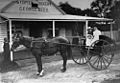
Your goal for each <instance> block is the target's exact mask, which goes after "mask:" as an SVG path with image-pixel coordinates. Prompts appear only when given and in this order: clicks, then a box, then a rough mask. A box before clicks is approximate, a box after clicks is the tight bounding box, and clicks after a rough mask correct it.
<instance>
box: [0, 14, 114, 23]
mask: <svg viewBox="0 0 120 83" xmlns="http://www.w3.org/2000/svg"><path fill="white" fill-rule="evenodd" d="M0 16H2V17H4V18H7V19H12V20H17V19H19V20H20V19H21V20H71V21H72V20H76V21H77V20H78V21H85V20H89V21H112V19H107V18H97V17H88V16H76V15H68V14H65V15H40V14H27V13H25V14H17V13H0Z"/></svg>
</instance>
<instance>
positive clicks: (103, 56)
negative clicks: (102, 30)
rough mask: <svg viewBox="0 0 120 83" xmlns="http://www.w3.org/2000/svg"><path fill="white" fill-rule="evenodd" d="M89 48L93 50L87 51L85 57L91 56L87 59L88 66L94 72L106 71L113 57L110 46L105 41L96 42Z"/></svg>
mask: <svg viewBox="0 0 120 83" xmlns="http://www.w3.org/2000/svg"><path fill="white" fill-rule="evenodd" d="M91 46H93V48H90V49H88V52H87V55H88V56H91V58H90V59H89V64H90V66H91V67H92V68H94V69H95V70H104V69H107V68H108V67H109V65H110V64H111V62H112V59H113V56H114V53H113V52H112V46H111V44H110V43H109V42H107V41H105V40H98V41H95V42H94V43H93V44H92V45H91Z"/></svg>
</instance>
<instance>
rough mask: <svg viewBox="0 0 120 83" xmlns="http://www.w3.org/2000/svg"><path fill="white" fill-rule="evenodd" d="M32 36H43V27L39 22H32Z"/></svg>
mask: <svg viewBox="0 0 120 83" xmlns="http://www.w3.org/2000/svg"><path fill="white" fill-rule="evenodd" d="M30 37H34V38H38V37H42V29H41V27H40V24H39V23H35V22H32V24H30Z"/></svg>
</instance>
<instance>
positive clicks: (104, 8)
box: [91, 0, 113, 17]
mask: <svg viewBox="0 0 120 83" xmlns="http://www.w3.org/2000/svg"><path fill="white" fill-rule="evenodd" d="M112 6H113V0H95V1H93V2H92V3H91V9H92V10H93V11H94V12H95V13H96V14H97V16H98V17H109V14H110V9H111V7H112Z"/></svg>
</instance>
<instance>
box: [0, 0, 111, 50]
mask: <svg viewBox="0 0 120 83" xmlns="http://www.w3.org/2000/svg"><path fill="white" fill-rule="evenodd" d="M9 1H10V0H9ZM110 20H111V19H105V18H95V17H87V16H75V15H68V14H65V12H63V11H62V10H61V9H60V8H59V7H57V6H56V5H55V4H54V3H53V2H52V1H51V0H13V1H10V2H9V3H8V2H7V4H6V5H5V6H4V7H2V8H1V11H0V51H3V47H2V46H3V41H4V38H5V37H8V38H9V41H10V46H11V44H12V34H13V33H14V32H16V31H21V32H23V35H24V36H30V37H34V38H38V37H47V38H51V37H55V36H66V37H68V39H70V37H69V36H74V35H76V31H78V32H79V35H85V32H86V29H87V27H88V22H89V21H110ZM75 27H77V28H75Z"/></svg>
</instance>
